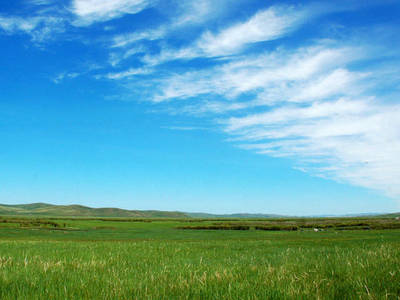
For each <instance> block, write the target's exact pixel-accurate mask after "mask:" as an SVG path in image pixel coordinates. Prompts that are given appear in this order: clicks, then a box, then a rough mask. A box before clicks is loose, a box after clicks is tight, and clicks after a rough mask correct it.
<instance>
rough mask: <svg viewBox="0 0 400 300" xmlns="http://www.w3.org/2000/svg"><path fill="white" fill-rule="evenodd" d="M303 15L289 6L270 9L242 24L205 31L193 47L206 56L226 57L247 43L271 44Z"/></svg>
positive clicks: (298, 21) (303, 15)
mask: <svg viewBox="0 0 400 300" xmlns="http://www.w3.org/2000/svg"><path fill="white" fill-rule="evenodd" d="M306 15H307V14H306V13H305V12H304V11H301V10H296V9H295V8H291V7H270V8H268V9H266V10H264V11H260V12H258V13H256V14H255V15H254V16H252V17H251V18H250V19H249V20H247V21H246V22H244V23H239V24H236V25H233V26H231V27H228V28H226V29H224V30H222V31H220V32H219V33H217V34H213V33H211V32H209V31H208V32H206V33H204V34H203V36H202V37H201V38H200V40H199V41H198V43H197V46H198V47H199V48H200V49H201V50H202V51H203V52H204V53H205V54H207V55H209V56H220V55H230V54H233V53H237V52H238V51H240V50H241V49H242V48H243V47H244V46H245V45H247V44H250V43H256V42H262V41H271V40H275V39H277V38H280V37H282V36H284V35H285V34H287V33H289V32H290V31H292V30H293V29H295V28H296V27H297V26H298V25H300V24H301V22H303V21H304V20H305V17H306Z"/></svg>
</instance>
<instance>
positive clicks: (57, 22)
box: [0, 16, 65, 43]
mask: <svg viewBox="0 0 400 300" xmlns="http://www.w3.org/2000/svg"><path fill="white" fill-rule="evenodd" d="M64 26H65V20H64V19H63V18H58V17H52V16H47V17H45V16H36V17H29V18H22V17H15V16H14V17H2V16H0V29H2V30H3V31H4V32H5V33H6V34H10V35H11V34H18V33H24V34H28V35H30V36H31V39H32V41H33V42H35V43H42V42H44V41H45V40H48V39H52V38H54V34H55V33H60V32H63V31H64Z"/></svg>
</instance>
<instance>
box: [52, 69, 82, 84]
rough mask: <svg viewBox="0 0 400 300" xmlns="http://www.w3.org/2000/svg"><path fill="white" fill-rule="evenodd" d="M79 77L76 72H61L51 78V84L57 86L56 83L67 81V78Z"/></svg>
mask: <svg viewBox="0 0 400 300" xmlns="http://www.w3.org/2000/svg"><path fill="white" fill-rule="evenodd" d="M79 75H80V73H77V72H74V73H68V72H62V73H60V74H58V75H57V76H55V77H54V78H53V82H54V83H56V84H58V83H60V82H61V81H63V80H64V79H67V78H70V79H72V78H76V77H78V76H79Z"/></svg>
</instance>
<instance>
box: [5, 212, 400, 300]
mask: <svg viewBox="0 0 400 300" xmlns="http://www.w3.org/2000/svg"><path fill="white" fill-rule="evenodd" d="M396 222H397V223H396ZM398 223H399V222H398V220H395V219H393V218H385V219H379V218H342V219H338V218H336V219H271V220H265V219H260V220H233V219H232V220H206V219H203V220H195V219H132V218H131V219H122V218H103V219H97V218H87V219H77V218H70V219H69V218H45V219H43V218H42V219H32V218H21V217H2V218H0V299H400V229H396V228H397V225H396V224H398ZM378 225H379V226H378ZM213 226H214V227H215V226H216V227H222V226H225V227H226V228H224V229H225V230H217V229H218V228H214V229H213V228H209V227H213ZM234 226H242V227H248V229H246V230H240V229H237V230H232V229H234V228H233V227H234ZM274 226H275V227H279V228H281V229H280V230H256V227H274ZM290 226H296V227H297V230H290V231H289V230H287V228H289V227H290ZM184 227H193V228H194V227H197V229H196V230H185V229H179V228H184ZM199 227H204V228H203V229H200V228H199ZM229 227H232V228H229ZM285 228H286V229H285ZM314 228H319V229H322V231H318V232H315V231H314ZM343 228H346V229H347V230H342V229H343ZM377 228H381V229H377ZM383 228H386V229H383Z"/></svg>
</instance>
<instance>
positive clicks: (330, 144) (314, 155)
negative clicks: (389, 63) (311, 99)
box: [226, 99, 400, 197]
mask: <svg viewBox="0 0 400 300" xmlns="http://www.w3.org/2000/svg"><path fill="white" fill-rule="evenodd" d="M399 116H400V106H399V105H384V104H382V103H379V102H378V100H376V99H361V100H355V99H339V100H337V101H335V102H328V103H327V102H315V103H313V104H311V105H309V106H307V107H301V106H295V107H283V108H277V109H273V110H271V111H269V112H266V113H263V114H251V115H249V116H246V117H242V118H230V119H228V120H227V121H226V124H227V127H226V130H227V132H229V133H231V134H233V135H235V136H237V137H239V140H242V141H249V142H252V143H251V144H244V145H242V147H244V148H247V149H252V150H256V151H257V152H259V153H261V154H268V155H272V156H288V157H292V158H294V159H295V160H296V161H297V163H298V164H300V165H301V167H302V169H304V170H307V171H310V172H312V173H314V174H318V175H321V176H326V177H329V178H334V179H337V180H340V181H347V182H350V183H352V184H355V185H360V186H364V187H367V188H374V189H378V190H382V191H384V192H386V193H387V194H388V195H390V196H394V197H398V196H400V182H399V180H400V160H399V156H398V153H400V133H399V132H398V130H397V128H400V118H399ZM263 141H265V142H263Z"/></svg>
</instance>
